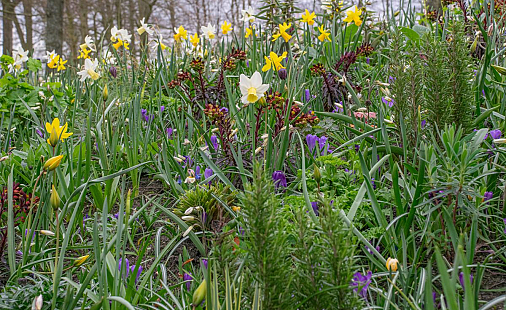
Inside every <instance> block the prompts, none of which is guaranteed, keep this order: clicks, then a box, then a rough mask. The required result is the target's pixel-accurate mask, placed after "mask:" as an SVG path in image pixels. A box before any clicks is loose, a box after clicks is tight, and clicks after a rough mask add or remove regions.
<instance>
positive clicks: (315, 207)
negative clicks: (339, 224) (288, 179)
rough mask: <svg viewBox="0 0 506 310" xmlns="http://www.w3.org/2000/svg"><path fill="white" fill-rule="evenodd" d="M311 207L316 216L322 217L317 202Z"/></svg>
mask: <svg viewBox="0 0 506 310" xmlns="http://www.w3.org/2000/svg"><path fill="white" fill-rule="evenodd" d="M311 207H313V211H314V213H315V214H316V216H318V215H320V213H319V212H318V202H316V201H313V202H311Z"/></svg>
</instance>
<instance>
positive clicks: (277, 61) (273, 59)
mask: <svg viewBox="0 0 506 310" xmlns="http://www.w3.org/2000/svg"><path fill="white" fill-rule="evenodd" d="M264 57H265V66H263V68H262V71H263V72H266V71H269V70H270V69H271V67H272V68H273V69H275V70H276V71H279V70H280V69H284V68H285V67H283V65H282V64H281V62H282V61H283V59H285V58H286V52H284V53H283V54H282V55H281V56H278V55H277V54H276V53H274V52H271V53H270V54H269V57H267V56H264Z"/></svg>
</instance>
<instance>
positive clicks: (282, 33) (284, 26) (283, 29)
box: [272, 23, 292, 42]
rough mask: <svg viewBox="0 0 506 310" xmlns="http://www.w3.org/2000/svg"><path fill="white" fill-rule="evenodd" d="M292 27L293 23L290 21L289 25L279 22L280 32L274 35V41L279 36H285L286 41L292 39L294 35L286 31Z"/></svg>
mask: <svg viewBox="0 0 506 310" xmlns="http://www.w3.org/2000/svg"><path fill="white" fill-rule="evenodd" d="M291 27H292V23H289V24H288V25H287V24H286V23H282V24H279V33H277V34H275V35H273V36H272V38H273V39H272V41H276V40H277V39H278V38H279V37H283V39H285V42H288V41H290V39H291V38H292V36H291V35H289V34H288V33H287V32H286V31H287V30H288V29H290V28H291Z"/></svg>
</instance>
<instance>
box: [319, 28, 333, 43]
mask: <svg viewBox="0 0 506 310" xmlns="http://www.w3.org/2000/svg"><path fill="white" fill-rule="evenodd" d="M318 31H320V35H319V36H318V40H320V41H322V42H323V41H325V39H327V40H329V42H330V41H331V40H330V31H328V30H325V29H323V25H321V26H320V27H318Z"/></svg>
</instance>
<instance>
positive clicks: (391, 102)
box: [381, 97, 394, 108]
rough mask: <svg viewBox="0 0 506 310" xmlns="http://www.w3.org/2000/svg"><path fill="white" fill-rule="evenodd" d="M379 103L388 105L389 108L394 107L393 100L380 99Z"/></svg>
mask: <svg viewBox="0 0 506 310" xmlns="http://www.w3.org/2000/svg"><path fill="white" fill-rule="evenodd" d="M381 101H382V102H383V103H384V104H386V105H388V106H389V107H390V108H391V107H393V106H394V100H393V99H392V98H387V97H381Z"/></svg>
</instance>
